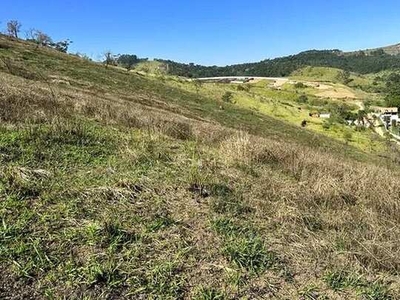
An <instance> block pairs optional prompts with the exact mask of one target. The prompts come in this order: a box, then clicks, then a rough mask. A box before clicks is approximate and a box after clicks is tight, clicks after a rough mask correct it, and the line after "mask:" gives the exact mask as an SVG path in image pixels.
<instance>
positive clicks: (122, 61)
mask: <svg viewBox="0 0 400 300" xmlns="http://www.w3.org/2000/svg"><path fill="white" fill-rule="evenodd" d="M138 62H140V60H139V58H138V57H137V56H136V55H132V54H122V55H120V56H119V57H118V59H117V63H118V64H119V65H121V66H122V67H124V68H126V69H127V70H128V71H129V70H131V69H132V67H133V66H134V65H135V64H137V63H138Z"/></svg>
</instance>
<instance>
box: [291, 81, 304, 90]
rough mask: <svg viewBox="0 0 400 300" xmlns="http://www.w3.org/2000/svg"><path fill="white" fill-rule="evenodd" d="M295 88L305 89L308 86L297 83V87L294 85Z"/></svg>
mask: <svg viewBox="0 0 400 300" xmlns="http://www.w3.org/2000/svg"><path fill="white" fill-rule="evenodd" d="M294 87H295V88H296V89H304V88H306V87H307V86H306V85H305V84H304V83H302V82H296V83H295V85H294Z"/></svg>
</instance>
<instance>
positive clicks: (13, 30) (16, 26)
mask: <svg viewBox="0 0 400 300" xmlns="http://www.w3.org/2000/svg"><path fill="white" fill-rule="evenodd" d="M21 26H22V24H21V23H20V22H18V21H16V20H11V21H9V22H8V23H7V32H8V35H9V36H12V37H15V38H18V33H19V32H20V30H21Z"/></svg>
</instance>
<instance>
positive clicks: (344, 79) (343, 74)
mask: <svg viewBox="0 0 400 300" xmlns="http://www.w3.org/2000/svg"><path fill="white" fill-rule="evenodd" d="M337 79H338V80H339V81H340V82H341V83H343V84H346V85H347V84H349V83H350V82H352V81H353V79H351V78H350V72H349V71H347V70H346V71H340V72H339V73H338V75H337Z"/></svg>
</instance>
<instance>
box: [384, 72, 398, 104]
mask: <svg viewBox="0 0 400 300" xmlns="http://www.w3.org/2000/svg"><path fill="white" fill-rule="evenodd" d="M386 89H387V95H386V98H385V102H386V105H387V106H391V107H400V74H397V73H393V74H391V75H390V76H389V77H388V79H387V81H386Z"/></svg>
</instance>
